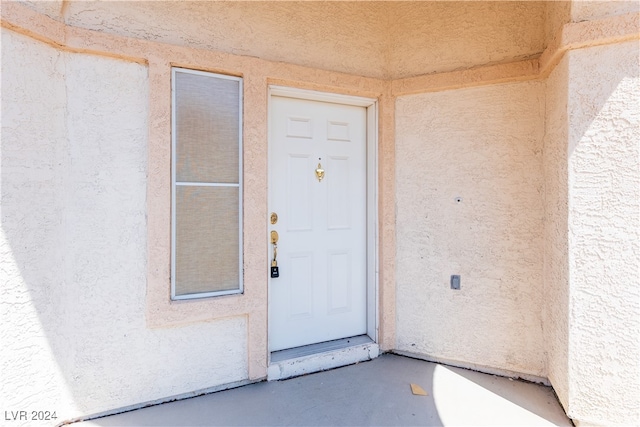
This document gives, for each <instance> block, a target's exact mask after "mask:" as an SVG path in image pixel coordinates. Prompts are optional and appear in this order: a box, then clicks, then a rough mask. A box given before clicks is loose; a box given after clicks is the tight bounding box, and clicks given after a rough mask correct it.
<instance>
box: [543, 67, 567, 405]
mask: <svg viewBox="0 0 640 427" xmlns="http://www.w3.org/2000/svg"><path fill="white" fill-rule="evenodd" d="M568 85H569V60H568V58H567V57H566V56H565V57H564V59H563V60H562V61H561V62H560V63H559V64H558V65H557V66H556V67H555V69H554V70H553V72H552V73H551V74H550V75H549V77H548V78H547V80H546V88H545V90H546V96H545V99H546V103H545V136H544V147H543V165H544V194H545V198H544V218H545V221H544V292H543V295H544V309H543V328H544V343H545V346H544V347H545V352H546V355H547V360H546V366H547V376H548V378H549V381H550V382H551V384H552V385H553V388H554V390H555V391H556V394H557V395H558V398H559V399H560V401H561V402H562V404H563V406H564V407H565V409H566V408H567V407H568V404H569V402H568V398H569V356H568V351H569V346H568V343H569V267H568V258H567V257H568V254H569V248H568V241H567V236H568V223H567V216H568V212H569V208H568V194H567V193H568V173H567V165H568V163H567V138H568V132H569V129H568V126H569V123H568V111H567V102H568V101H567V98H568V90H569V89H568Z"/></svg>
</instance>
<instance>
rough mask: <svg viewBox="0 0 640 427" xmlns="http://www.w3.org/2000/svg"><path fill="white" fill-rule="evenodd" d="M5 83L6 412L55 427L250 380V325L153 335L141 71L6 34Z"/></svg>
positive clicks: (209, 325)
mask: <svg viewBox="0 0 640 427" xmlns="http://www.w3.org/2000/svg"><path fill="white" fill-rule="evenodd" d="M2 71H3V72H2V89H3V91H2V96H3V98H2V169H1V174H2V181H1V196H2V249H1V250H2V271H3V274H2V288H3V298H2V318H3V323H2V343H3V345H2V347H1V348H0V351H1V352H2V355H1V358H2V371H3V381H2V387H3V390H2V395H3V397H4V398H6V399H8V401H6V402H3V408H7V409H8V410H56V411H58V413H57V415H58V417H59V421H60V420H61V419H68V418H71V417H73V416H77V415H80V414H88V413H95V412H100V411H104V410H108V409H112V408H118V407H123V406H127V405H130V404H134V403H138V402H144V401H149V400H154V399H158V398H162V397H166V396H171V395H177V394H181V393H186V392H191V391H194V390H198V389H204V388H207V387H211V386H215V385H219V384H224V383H229V382H232V381H236V380H241V379H245V378H247V357H248V356H247V342H246V341H247V336H246V330H247V325H246V319H245V317H235V318H228V319H223V320H219V321H215V322H206V323H200V324H192V325H188V326H184V327H177V328H169V329H153V330H152V329H148V327H147V325H146V322H145V307H146V306H145V303H146V301H145V296H146V259H147V248H146V233H147V228H146V227H147V226H146V211H145V209H146V197H145V195H146V174H147V161H146V159H147V132H148V129H147V120H148V77H147V69H146V67H144V66H141V65H139V64H135V63H127V62H123V61H119V60H113V59H107V58H100V57H95V56H89V55H81V54H71V53H62V52H59V51H57V50H55V49H52V48H50V47H48V46H46V45H43V44H41V43H39V42H36V41H33V40H31V39H28V38H26V37H24V36H20V35H15V34H14V33H12V32H10V31H6V30H3V32H2ZM16 391H19V392H18V393H16Z"/></svg>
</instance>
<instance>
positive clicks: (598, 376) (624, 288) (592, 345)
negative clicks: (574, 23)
mask: <svg viewBox="0 0 640 427" xmlns="http://www.w3.org/2000/svg"><path fill="white" fill-rule="evenodd" d="M568 57H569V85H568V87H569V91H568V110H569V114H568V117H569V134H568V146H567V153H568V167H567V168H568V188H569V190H568V194H569V198H568V207H569V212H568V228H569V230H568V231H569V233H568V246H569V256H568V267H569V292H570V300H569V321H570V326H569V343H568V354H569V381H570V382H569V384H570V389H569V415H570V416H572V417H574V418H577V419H578V420H580V421H581V422H582V423H594V424H601V425H605V424H608V425H612V424H624V425H634V424H638V423H640V399H638V393H639V391H640V341H639V340H638V337H640V96H639V94H640V76H639V67H638V64H639V60H640V46H639V44H638V42H637V41H631V42H627V43H623V44H618V45H610V46H601V47H594V48H589V49H581V50H577V51H573V52H570V53H569V55H568Z"/></svg>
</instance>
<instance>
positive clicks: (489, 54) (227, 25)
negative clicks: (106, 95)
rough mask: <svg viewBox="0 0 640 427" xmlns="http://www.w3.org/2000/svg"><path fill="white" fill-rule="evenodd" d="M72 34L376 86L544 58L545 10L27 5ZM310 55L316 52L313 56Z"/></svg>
mask: <svg viewBox="0 0 640 427" xmlns="http://www.w3.org/2000/svg"><path fill="white" fill-rule="evenodd" d="M24 3H25V4H27V5H28V6H29V7H31V8H34V9H35V10H38V11H40V12H42V13H46V14H48V15H49V16H53V17H54V18H56V19H63V20H64V21H65V22H66V23H68V24H69V25H72V26H75V27H80V28H87V29H92V30H97V31H101V32H104V33H107V34H117V35H123V36H128V37H135V38H140V39H145V40H155V41H160V42H163V43H170V44H175V45H180V46H189V47H196V48H203V49H215V50H219V51H222V52H228V53H234V54H238V55H248V56H254V57H259V58H263V59H268V60H272V61H284V62H287V63H293V64H298V65H303V66H308V67H313V68H318V69H324V70H332V71H339V72H345V73H350V74H356V75H361V76H370V77H376V78H403V77H410V76H416V75H421V74H428V73H433V72H436V71H440V72H441V71H449V70H454V69H462V68H468V67H473V66H479V65H484V64H491V63H501V62H512V61H514V60H517V59H522V58H528V57H531V56H536V55H539V54H540V53H541V52H542V50H543V49H544V45H545V40H544V37H545V34H544V20H545V4H544V2H535V1H534V2H531V1H522V2H411V1H407V2H356V1H350V2H278V1H260V2H210V1H208V2H198V1H195V2H184V1H182V2H175V1H153V2H135V1H129V2H117V1H116V2H114V1H110V2H83V1H72V2H66V3H65V6H64V12H63V14H62V15H61V14H60V11H61V10H62V6H61V4H59V2H53V3H49V4H47V5H42V4H40V3H39V2H33V1H27V2H24ZM310 46H312V48H310Z"/></svg>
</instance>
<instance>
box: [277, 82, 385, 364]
mask: <svg viewBox="0 0 640 427" xmlns="http://www.w3.org/2000/svg"><path fill="white" fill-rule="evenodd" d="M274 96H280V97H285V98H295V99H306V100H309V101H320V102H328V103H334V104H341V105H352V106H357V107H364V108H366V120H367V123H366V130H367V135H366V156H367V159H366V166H367V170H366V180H367V191H366V195H365V196H366V200H367V202H366V206H367V207H366V209H367V227H366V229H367V232H366V239H367V243H366V245H367V279H366V280H367V335H368V336H369V338H371V339H372V340H373V342H374V343H377V342H378V325H379V321H378V318H379V310H378V306H379V292H378V289H379V267H378V265H379V260H378V249H379V248H378V246H379V244H378V100H377V99H376V98H366V97H361V96H353V95H343V94H338V93H330V92H320V91H315V90H308V89H298V88H293V87H287V86H279V85H269V87H268V96H267V111H268V118H267V174H268V179H267V182H268V185H267V188H268V190H267V198H268V200H267V203H268V209H271V206H270V204H271V185H270V184H271V183H270V180H271V146H272V141H271V130H272V129H271V119H272V108H271V99H272V98H273V97H274ZM269 212H271V210H269ZM265 221H266V224H267V229H268V227H269V226H270V224H269V220H268V218H265ZM267 234H268V233H267ZM265 243H266V249H265V251H266V252H265V253H267V254H269V242H268V237H265ZM268 258H269V256H268V255H267V259H268ZM265 271H266V270H265ZM268 286H269V289H270V288H271V278H268ZM268 294H270V293H268ZM270 309H271V301H270V297H269V298H268V301H267V313H268V314H267V319H268V318H269V317H270V313H271V311H270ZM268 330H269V329H268V328H267V352H269V350H268V348H269V338H270V337H269V336H268V333H269V332H268ZM268 361H269V363H271V355H270V354H268Z"/></svg>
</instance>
